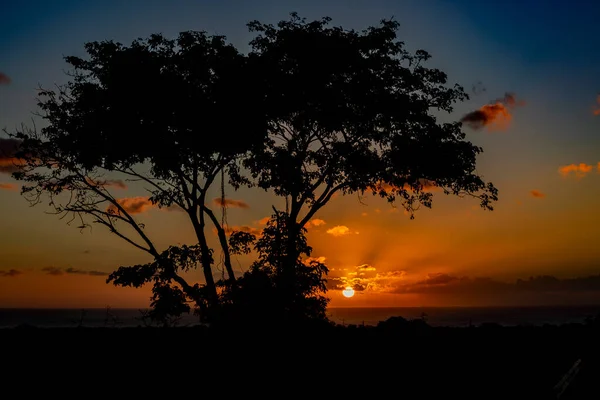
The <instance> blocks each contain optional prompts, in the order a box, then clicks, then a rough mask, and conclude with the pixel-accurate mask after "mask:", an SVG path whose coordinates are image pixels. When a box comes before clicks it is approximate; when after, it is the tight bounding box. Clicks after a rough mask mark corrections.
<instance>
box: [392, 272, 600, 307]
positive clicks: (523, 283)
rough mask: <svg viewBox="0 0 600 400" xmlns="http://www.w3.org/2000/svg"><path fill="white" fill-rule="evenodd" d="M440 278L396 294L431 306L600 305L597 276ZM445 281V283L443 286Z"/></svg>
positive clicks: (404, 286) (406, 286)
mask: <svg viewBox="0 0 600 400" xmlns="http://www.w3.org/2000/svg"><path fill="white" fill-rule="evenodd" d="M437 276H438V277H442V276H443V278H442V279H440V278H438V279H437V280H432V281H430V282H429V283H426V282H427V280H425V281H420V282H417V283H413V284H400V285H398V286H396V288H395V289H394V290H393V291H392V293H396V294H420V295H423V296H424V297H423V298H425V299H429V300H430V301H432V302H436V303H437V302H442V301H443V302H445V303H446V304H454V305H456V304H471V305H473V304H478V305H559V304H597V303H600V275H590V276H586V277H578V278H565V279H561V278H557V277H555V276H551V275H541V276H535V277H530V278H528V279H517V280H516V281H512V282H504V281H499V280H496V279H493V278H488V277H481V278H471V277H458V276H451V275H445V274H444V275H442V274H439V275H437ZM443 280H446V281H447V282H446V283H442V281H443Z"/></svg>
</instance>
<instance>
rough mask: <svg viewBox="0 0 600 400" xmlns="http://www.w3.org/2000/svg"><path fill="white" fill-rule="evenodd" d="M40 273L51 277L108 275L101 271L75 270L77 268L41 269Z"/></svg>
mask: <svg viewBox="0 0 600 400" xmlns="http://www.w3.org/2000/svg"><path fill="white" fill-rule="evenodd" d="M42 271H44V272H45V273H47V274H48V275H53V276H62V275H65V274H72V275H91V276H106V275H108V273H107V272H103V271H95V270H83V269H77V268H71V267H69V268H64V269H63V268H57V267H44V268H42Z"/></svg>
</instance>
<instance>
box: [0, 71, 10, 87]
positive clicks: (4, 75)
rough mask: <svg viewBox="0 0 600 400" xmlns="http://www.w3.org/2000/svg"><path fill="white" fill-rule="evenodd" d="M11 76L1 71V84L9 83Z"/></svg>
mask: <svg viewBox="0 0 600 400" xmlns="http://www.w3.org/2000/svg"><path fill="white" fill-rule="evenodd" d="M9 83H10V78H9V77H8V75H6V74H5V73H2V72H0V85H8V84H9Z"/></svg>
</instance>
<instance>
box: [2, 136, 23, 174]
mask: <svg viewBox="0 0 600 400" xmlns="http://www.w3.org/2000/svg"><path fill="white" fill-rule="evenodd" d="M20 144H21V141H20V140H17V139H10V138H9V139H6V138H0V173H2V172H3V173H5V174H11V173H13V172H17V171H18V170H19V165H20V164H21V163H22V161H21V160H19V159H18V158H16V157H15V154H16V152H17V150H18V149H19V145H20Z"/></svg>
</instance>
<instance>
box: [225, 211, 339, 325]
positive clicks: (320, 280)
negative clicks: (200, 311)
mask: <svg viewBox="0 0 600 400" xmlns="http://www.w3.org/2000/svg"><path fill="white" fill-rule="evenodd" d="M287 221H288V219H287V216H286V215H285V214H284V213H282V212H278V211H275V213H274V214H273V216H272V217H271V219H270V220H269V221H268V222H267V225H266V227H265V229H264V230H263V233H262V236H261V237H260V238H258V240H256V242H255V244H254V248H255V250H256V252H257V253H258V260H257V261H255V262H254V263H253V264H252V266H251V267H250V269H249V271H248V272H246V273H245V274H244V275H243V276H242V277H241V278H240V279H239V280H238V285H239V288H238V290H230V289H228V290H226V291H225V292H224V295H223V297H224V299H225V300H226V304H227V306H226V308H225V312H226V313H228V314H227V315H226V316H227V318H228V319H230V320H236V321H244V322H253V323H261V324H263V323H265V322H288V323H290V322H291V323H296V322H303V321H308V320H313V321H314V320H321V321H324V320H327V316H326V308H327V303H328V301H329V300H328V299H327V298H326V297H325V296H324V294H325V292H326V290H327V289H326V286H325V283H326V279H325V276H326V274H327V267H326V266H325V265H324V264H323V263H320V262H318V261H314V260H313V261H310V262H304V261H303V257H308V256H310V254H311V252H312V248H311V247H310V246H309V245H308V243H307V240H306V236H305V233H306V230H305V229H302V230H301V231H300V233H299V234H298V235H296V236H295V247H294V253H293V254H294V255H296V258H295V259H294V263H293V264H291V265H290V264H287V262H288V261H289V256H288V254H287V251H288V246H287V245H288V242H289V240H288V237H287V235H288V234H289V232H290V230H289V229H288V227H287V226H286V224H287ZM243 236H244V237H245V241H246V243H247V242H248V241H249V240H251V239H252V238H250V237H249V236H248V235H247V234H245V235H243ZM236 240H238V239H236ZM232 248H235V249H237V246H232ZM246 249H247V248H246Z"/></svg>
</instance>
